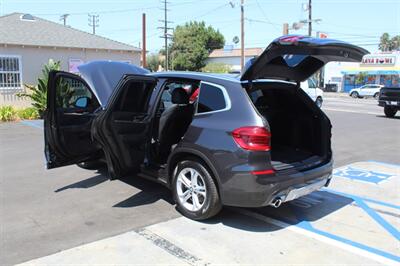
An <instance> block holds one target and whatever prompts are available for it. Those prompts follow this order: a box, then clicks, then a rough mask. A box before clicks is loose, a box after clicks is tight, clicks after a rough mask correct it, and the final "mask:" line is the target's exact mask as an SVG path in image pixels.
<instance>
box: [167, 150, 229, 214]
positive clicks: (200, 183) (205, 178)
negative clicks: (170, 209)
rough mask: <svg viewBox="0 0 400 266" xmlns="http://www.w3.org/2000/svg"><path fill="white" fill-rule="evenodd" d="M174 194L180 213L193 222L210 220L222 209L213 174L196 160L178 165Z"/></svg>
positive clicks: (175, 172) (173, 183)
mask: <svg viewBox="0 0 400 266" xmlns="http://www.w3.org/2000/svg"><path fill="white" fill-rule="evenodd" d="M172 193H173V197H174V200H175V202H176V206H177V209H178V210H179V212H181V213H182V214H183V215H184V216H186V217H188V218H190V219H193V220H205V219H208V218H210V217H212V216H214V215H216V214H218V213H219V212H220V211H221V209H222V204H221V200H220V197H219V194H218V190H217V186H216V183H215V181H214V179H213V177H212V174H211V172H210V171H209V170H208V169H207V167H206V166H205V165H203V164H202V163H201V162H199V161H197V160H196V159H195V158H193V159H192V158H191V159H187V160H184V161H181V162H179V163H178V164H177V165H176V168H175V171H174V177H173V180H172Z"/></svg>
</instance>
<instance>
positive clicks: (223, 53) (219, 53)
mask: <svg viewBox="0 0 400 266" xmlns="http://www.w3.org/2000/svg"><path fill="white" fill-rule="evenodd" d="M263 51H264V49H263V48H247V49H245V50H244V55H245V56H258V55H260V54H261V53H262V52H263ZM208 57H209V58H213V57H214V58H215V57H240V49H232V50H224V49H216V50H214V51H212V53H211V54H210V55H209V56H208Z"/></svg>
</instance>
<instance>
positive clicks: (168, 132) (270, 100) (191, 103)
mask: <svg viewBox="0 0 400 266" xmlns="http://www.w3.org/2000/svg"><path fill="white" fill-rule="evenodd" d="M367 53H368V51H366V50H364V49H363V48H360V47H357V46H354V45H351V44H348V43H345V42H341V41H337V40H331V39H317V38H311V37H305V36H283V37H281V38H278V39H276V40H274V41H273V42H272V43H271V44H270V45H269V46H268V48H267V49H266V50H265V51H264V52H263V53H262V54H261V55H260V56H259V57H258V58H257V59H256V60H254V61H251V62H250V64H248V65H246V69H245V70H244V72H243V74H242V75H241V76H240V77H239V78H237V77H232V76H231V77H229V76H227V75H216V74H207V73H196V72H164V73H160V72H159V73H148V72H147V71H145V70H143V69H141V68H139V67H135V66H133V65H129V64H124V63H119V62H105V61H102V62H92V63H88V64H85V65H81V66H79V71H80V74H81V75H80V76H78V75H74V74H71V73H66V72H60V71H52V72H50V74H49V90H48V95H47V110H46V115H45V119H44V133H45V157H46V159H47V168H49V169H50V168H56V167H61V166H66V165H71V164H78V163H82V162H91V161H97V160H103V161H105V162H106V164H107V169H108V174H109V177H110V178H111V179H116V178H122V177H130V178H136V177H137V176H140V177H144V178H147V179H150V180H153V181H155V182H158V183H161V184H163V185H165V186H167V187H168V188H170V189H171V191H172V194H173V198H174V200H175V202H176V204H177V208H178V209H179V210H180V211H181V212H182V214H183V215H185V216H187V217H189V218H192V219H195V220H201V219H206V218H209V217H211V216H213V215H215V214H217V213H218V212H219V211H220V210H221V208H222V206H223V205H230V206H239V207H240V206H241V207H261V206H267V205H271V206H274V207H279V206H280V205H281V203H283V202H287V201H291V200H293V199H296V198H298V197H301V196H304V195H306V194H309V193H311V192H313V191H315V190H318V189H319V188H321V187H323V186H328V184H329V182H330V179H331V178H332V167H333V163H332V149H331V128H332V125H331V123H330V121H329V118H328V117H327V116H326V115H325V114H324V112H322V111H321V109H320V108H318V107H317V106H316V105H315V104H314V102H313V100H312V99H311V98H310V97H308V96H307V94H306V93H305V92H304V91H303V90H301V89H300V83H301V82H302V81H305V80H307V79H308V78H310V76H311V75H313V74H314V73H315V72H316V71H318V70H319V69H320V68H321V67H322V66H323V65H324V64H326V63H328V62H330V61H338V60H343V61H350V62H360V61H361V59H362V57H363V56H364V55H365V54H367ZM196 91H197V94H196V95H194V96H193V94H195V93H196ZM192 96H193V97H192ZM105 196H107V195H105Z"/></svg>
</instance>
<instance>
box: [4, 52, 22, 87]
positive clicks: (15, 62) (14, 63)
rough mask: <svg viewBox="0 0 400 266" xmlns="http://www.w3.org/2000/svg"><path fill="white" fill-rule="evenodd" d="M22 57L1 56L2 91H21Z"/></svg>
mask: <svg viewBox="0 0 400 266" xmlns="http://www.w3.org/2000/svg"><path fill="white" fill-rule="evenodd" d="M21 86H22V69H21V57H19V56H8V55H0V89H21Z"/></svg>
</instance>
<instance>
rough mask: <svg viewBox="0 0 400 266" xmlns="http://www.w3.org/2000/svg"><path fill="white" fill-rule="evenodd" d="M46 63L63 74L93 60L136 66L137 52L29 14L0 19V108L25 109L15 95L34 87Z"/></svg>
mask: <svg viewBox="0 0 400 266" xmlns="http://www.w3.org/2000/svg"><path fill="white" fill-rule="evenodd" d="M49 59H53V60H55V61H60V62H61V69H62V70H64V71H70V72H77V66H78V65H80V64H83V63H86V62H89V61H93V60H115V61H122V62H128V63H132V64H137V65H139V64H140V49H139V48H136V47H134V46H131V45H128V44H125V43H121V42H117V41H113V40H110V39H107V38H104V37H100V36H97V35H93V34H90V33H87V32H84V31H80V30H77V29H74V28H71V27H68V26H64V25H61V24H58V23H55V22H51V21H48V20H45V19H41V18H38V17H35V16H32V15H30V14H21V13H12V14H9V15H5V16H1V17H0V105H17V106H26V105H28V104H29V102H27V101H26V100H25V99H21V98H19V97H17V96H16V93H18V92H22V91H25V87H24V84H35V83H36V82H37V81H36V80H37V78H38V76H39V75H40V74H41V70H42V67H43V65H45V64H46V63H48V61H49Z"/></svg>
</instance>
